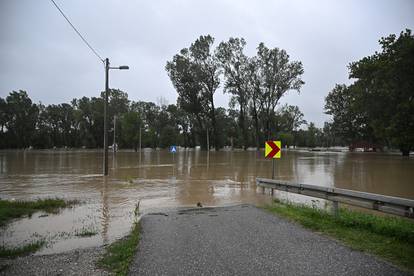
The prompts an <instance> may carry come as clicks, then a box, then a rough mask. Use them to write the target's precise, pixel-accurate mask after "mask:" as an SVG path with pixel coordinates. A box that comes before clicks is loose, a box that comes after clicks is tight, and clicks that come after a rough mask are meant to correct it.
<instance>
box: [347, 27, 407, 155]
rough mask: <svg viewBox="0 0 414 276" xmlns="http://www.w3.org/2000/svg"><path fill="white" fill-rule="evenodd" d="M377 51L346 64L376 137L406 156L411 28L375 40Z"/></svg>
mask: <svg viewBox="0 0 414 276" xmlns="http://www.w3.org/2000/svg"><path fill="white" fill-rule="evenodd" d="M379 43H380V45H381V48H382V50H381V52H376V53H375V54H374V55H372V56H369V57H365V58H363V59H361V60H359V61H357V62H353V63H351V64H350V66H349V68H350V77H351V78H355V79H357V80H356V83H355V85H358V86H360V87H362V88H363V89H361V90H360V93H361V97H360V99H361V101H360V102H361V103H362V105H363V107H364V108H365V109H366V111H367V116H368V120H369V124H370V126H371V127H372V128H373V131H374V133H375V135H376V136H378V137H381V138H383V139H387V140H389V141H390V142H391V143H392V144H394V145H396V146H397V147H399V148H400V150H401V152H402V154H403V155H409V152H410V150H412V149H413V148H414V77H413V76H414V36H413V35H412V33H411V30H408V29H407V30H406V31H404V32H401V33H400V35H399V37H398V38H397V36H396V35H390V36H388V37H385V38H382V39H381V40H380V41H379Z"/></svg>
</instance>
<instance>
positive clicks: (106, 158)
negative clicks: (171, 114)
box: [103, 58, 109, 175]
mask: <svg viewBox="0 0 414 276" xmlns="http://www.w3.org/2000/svg"><path fill="white" fill-rule="evenodd" d="M108 93H109V59H108V58H106V59H105V105H104V169H103V174H104V175H108Z"/></svg>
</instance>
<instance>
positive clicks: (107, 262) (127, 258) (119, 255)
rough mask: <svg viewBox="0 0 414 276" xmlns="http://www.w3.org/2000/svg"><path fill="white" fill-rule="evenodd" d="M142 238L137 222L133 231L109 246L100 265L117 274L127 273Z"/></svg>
mask: <svg viewBox="0 0 414 276" xmlns="http://www.w3.org/2000/svg"><path fill="white" fill-rule="evenodd" d="M139 239H140V226H139V224H138V223H135V224H134V226H133V228H132V231H131V233H130V234H129V235H128V236H126V237H124V238H122V239H120V240H118V241H116V242H114V243H112V244H111V245H109V246H108V247H107V250H106V253H105V255H104V256H103V258H102V259H101V260H100V261H99V263H98V264H99V265H100V266H102V267H104V268H107V269H109V270H110V271H111V272H113V273H115V275H127V274H128V269H129V265H130V263H131V261H132V258H133V257H134V254H135V251H136V249H137V246H138V242H139Z"/></svg>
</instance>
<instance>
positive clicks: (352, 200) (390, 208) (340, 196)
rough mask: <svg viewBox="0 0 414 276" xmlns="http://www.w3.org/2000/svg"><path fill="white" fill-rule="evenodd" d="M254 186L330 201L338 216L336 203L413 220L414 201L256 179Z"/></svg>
mask: <svg viewBox="0 0 414 276" xmlns="http://www.w3.org/2000/svg"><path fill="white" fill-rule="evenodd" d="M256 185H257V186H259V187H262V188H263V192H264V190H265V188H269V189H271V193H272V195H273V190H280V191H284V192H289V193H295V194H301V195H306V196H310V197H316V198H322V199H326V200H331V201H332V202H333V203H334V204H333V212H334V214H335V215H338V210H339V209H338V202H340V203H345V204H349V205H354V206H358V207H363V208H367V209H372V210H376V211H380V212H384V213H389V214H393V215H398V216H403V217H408V218H414V200H411V199H407V198H400V197H393V196H385V195H378V194H372V193H365V192H359V191H353V190H346V189H340V188H330V187H322V186H316V185H309V184H298V183H291V182H286V181H280V180H274V179H265V178H257V179H256Z"/></svg>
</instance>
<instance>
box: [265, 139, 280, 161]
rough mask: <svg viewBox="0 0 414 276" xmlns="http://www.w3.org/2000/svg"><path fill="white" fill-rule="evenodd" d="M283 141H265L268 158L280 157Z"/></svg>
mask: <svg viewBox="0 0 414 276" xmlns="http://www.w3.org/2000/svg"><path fill="white" fill-rule="evenodd" d="M281 148H282V143H281V142H280V141H266V142H265V157H266V158H280V156H281V150H280V149H281Z"/></svg>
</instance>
